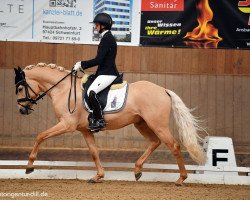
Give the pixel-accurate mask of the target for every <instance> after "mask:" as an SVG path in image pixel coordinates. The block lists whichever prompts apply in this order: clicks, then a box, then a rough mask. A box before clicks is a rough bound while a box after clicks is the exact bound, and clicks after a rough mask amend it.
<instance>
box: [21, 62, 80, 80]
mask: <svg viewBox="0 0 250 200" xmlns="http://www.w3.org/2000/svg"><path fill="white" fill-rule="evenodd" d="M34 67H48V68H50V69H57V70H58V71H60V72H68V73H70V72H71V71H70V70H67V69H66V68H65V67H62V66H58V65H56V64H53V63H50V64H48V65H47V64H46V63H37V64H36V65H28V66H26V67H25V68H24V69H25V70H31V69H33V68H34ZM82 77H83V74H82V73H77V78H82Z"/></svg>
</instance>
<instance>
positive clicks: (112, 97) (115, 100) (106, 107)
mask: <svg viewBox="0 0 250 200" xmlns="http://www.w3.org/2000/svg"><path fill="white" fill-rule="evenodd" d="M95 78H96V76H95V74H91V75H89V74H84V76H83V78H82V80H81V88H82V90H83V92H82V99H83V104H84V105H85V108H86V110H87V111H88V112H90V111H91V110H92V107H91V104H90V103H89V98H88V95H87V91H88V88H89V87H90V85H91V84H92V83H93V81H94V80H95ZM127 92H128V83H127V81H123V74H120V75H119V76H118V77H117V78H116V79H115V80H114V81H113V83H112V84H111V85H109V86H108V87H107V88H105V89H104V90H102V91H101V92H99V93H98V97H99V101H100V104H101V107H102V109H103V111H104V113H110V112H119V111H120V110H121V109H122V108H123V107H124V105H125V103H126V99H127Z"/></svg>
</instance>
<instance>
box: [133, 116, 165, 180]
mask: <svg viewBox="0 0 250 200" xmlns="http://www.w3.org/2000/svg"><path fill="white" fill-rule="evenodd" d="M134 125H135V127H136V128H137V130H138V131H139V132H140V133H141V134H142V135H143V136H144V137H145V138H146V139H147V140H149V142H150V145H149V146H148V148H147V149H146V151H145V152H144V153H143V155H142V156H141V157H140V158H139V159H138V160H137V161H136V163H135V171H134V172H135V179H136V180H137V181H138V180H139V179H140V178H141V176H142V167H143V164H144V162H145V161H146V160H147V158H148V157H149V156H150V155H151V154H152V153H153V151H154V150H155V149H156V148H157V147H158V146H159V145H160V144H161V141H160V140H159V138H158V137H157V136H156V135H155V133H154V132H153V131H152V130H151V129H150V128H149V127H148V125H147V124H146V122H144V121H143V122H139V123H137V124H134Z"/></svg>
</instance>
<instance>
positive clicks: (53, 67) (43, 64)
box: [24, 63, 70, 72]
mask: <svg viewBox="0 0 250 200" xmlns="http://www.w3.org/2000/svg"><path fill="white" fill-rule="evenodd" d="M34 67H49V68H51V69H57V70H58V71H60V72H64V71H67V72H70V71H69V70H66V69H65V67H62V66H57V65H56V64H53V63H50V64H48V65H47V64H46V63H37V64H36V65H28V66H26V67H25V68H24V69H26V70H31V69H33V68H34Z"/></svg>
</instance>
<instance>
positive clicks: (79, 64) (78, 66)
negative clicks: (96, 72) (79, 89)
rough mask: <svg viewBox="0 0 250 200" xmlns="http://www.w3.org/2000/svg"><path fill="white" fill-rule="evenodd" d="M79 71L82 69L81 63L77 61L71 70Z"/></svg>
mask: <svg viewBox="0 0 250 200" xmlns="http://www.w3.org/2000/svg"><path fill="white" fill-rule="evenodd" d="M81 69H82V67H81V61H79V62H77V63H76V64H75V65H74V68H73V70H75V71H77V72H79V71H80V70H81Z"/></svg>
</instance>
